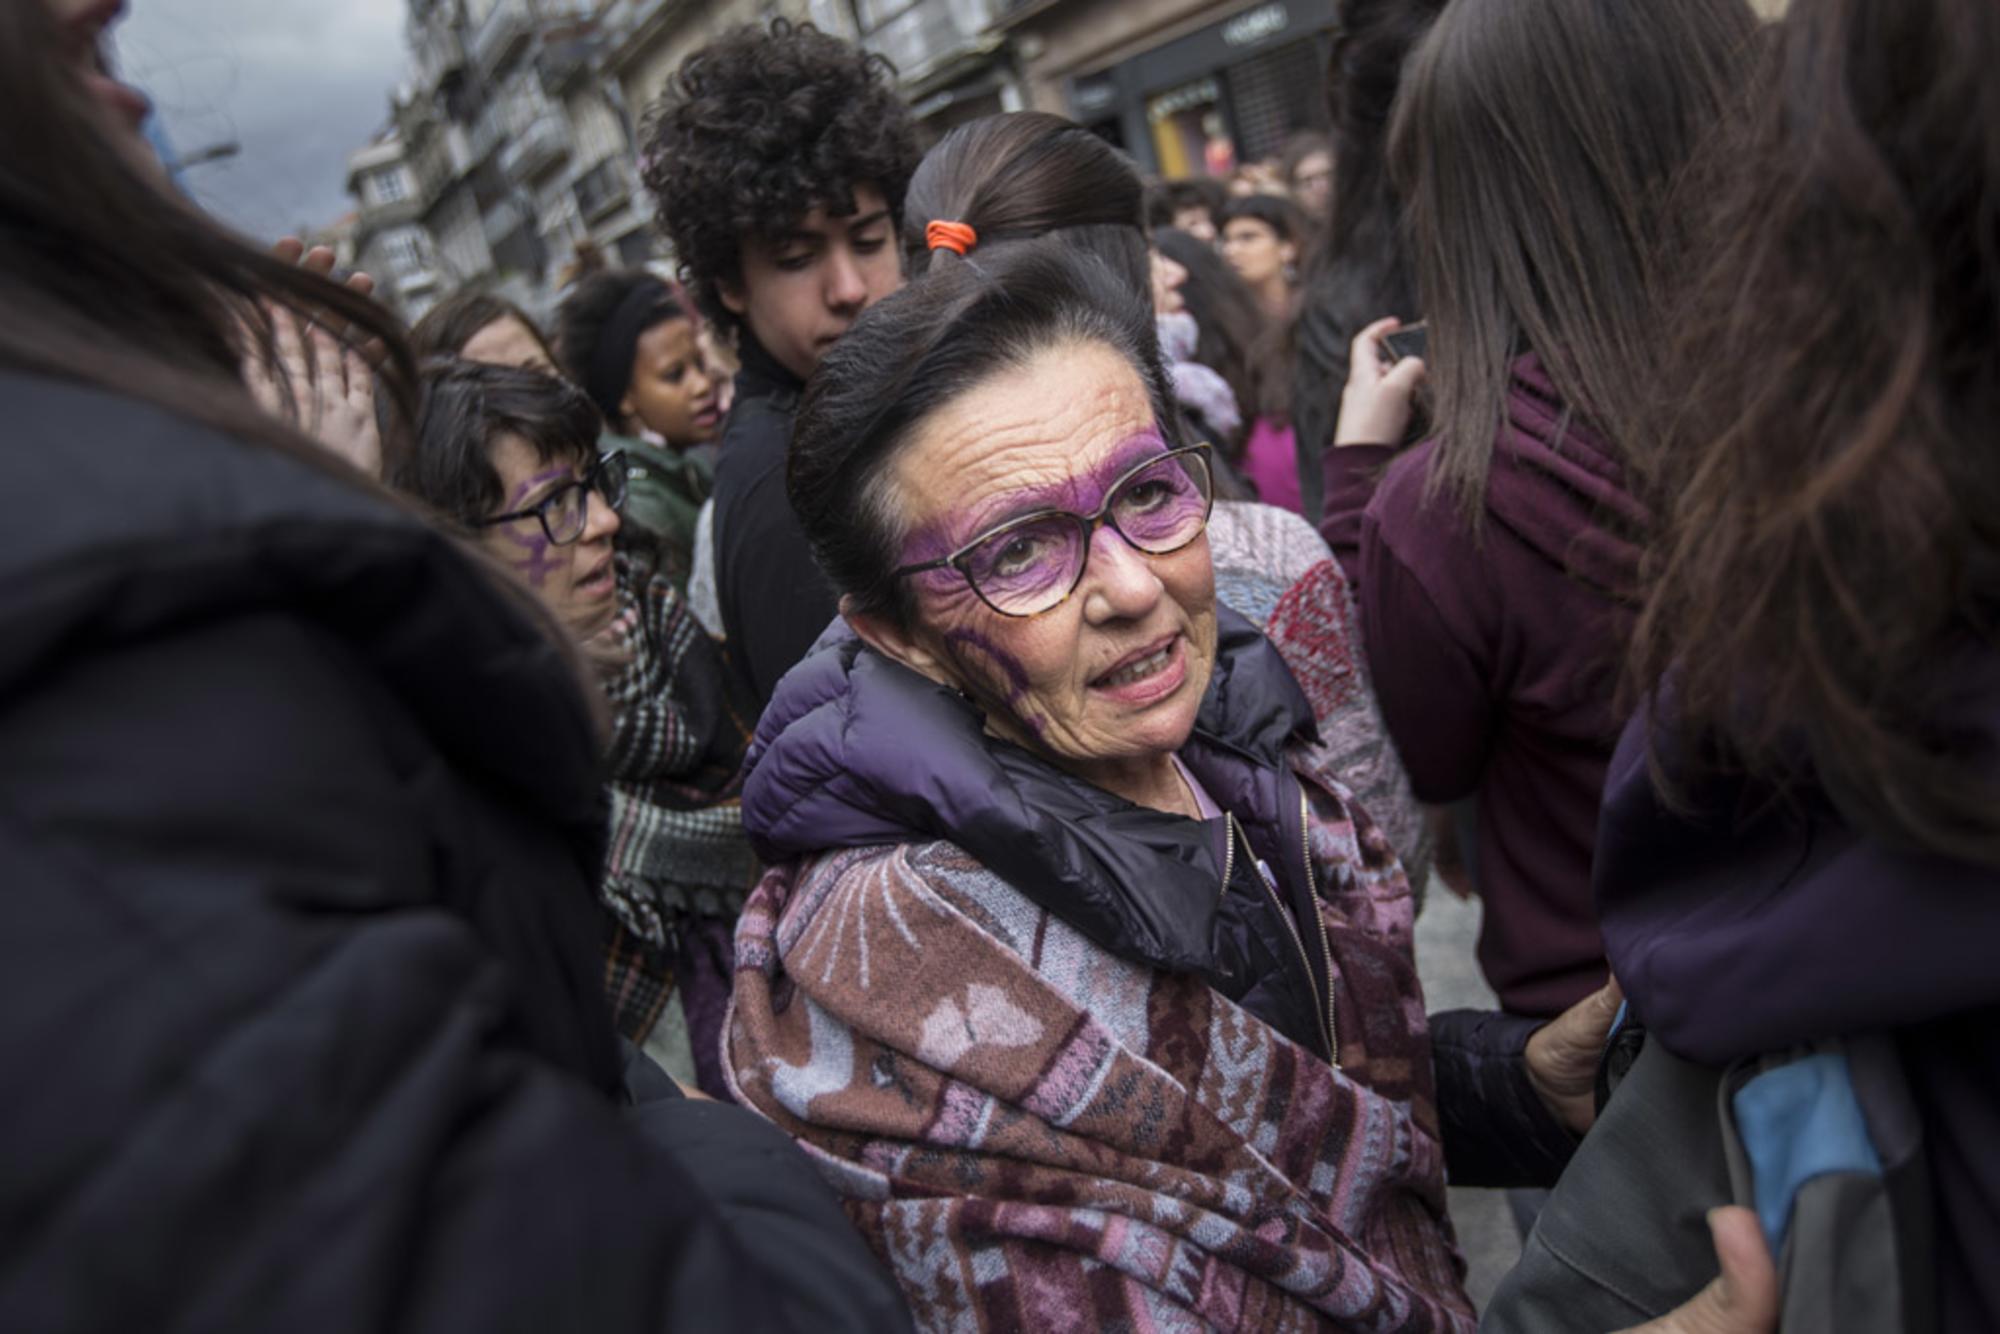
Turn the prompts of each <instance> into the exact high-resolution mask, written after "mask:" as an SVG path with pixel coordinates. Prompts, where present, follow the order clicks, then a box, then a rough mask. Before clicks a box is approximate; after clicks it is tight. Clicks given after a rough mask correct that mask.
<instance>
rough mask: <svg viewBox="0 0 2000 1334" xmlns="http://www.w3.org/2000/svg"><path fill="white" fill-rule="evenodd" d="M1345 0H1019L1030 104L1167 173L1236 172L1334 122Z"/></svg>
mask: <svg viewBox="0 0 2000 1334" xmlns="http://www.w3.org/2000/svg"><path fill="white" fill-rule="evenodd" d="M1338 10H1339V5H1338V3H1337V0H1248V2H1247V3H1245V0H1233V3H1225V4H1219V5H1218V4H1215V3H1212V2H1207V0H1162V2H1161V3H1155V4H1147V5H1131V4H1122V3H1119V2H1118V0H1008V4H1007V7H1006V8H1005V10H1004V11H1003V12H1002V13H1001V14H1000V15H999V17H998V19H997V20H996V22H997V25H998V27H999V28H1000V29H1002V30H1004V31H1005V32H1007V33H1008V34H1010V36H1011V38H1012V42H1013V46H1014V50H1015V53H1016V58H1017V60H1018V62H1019V65H1020V69H1021V74H1022V78H1023V81H1024V83H1025V85H1026V88H1025V92H1026V96H1027V98H1028V100H1029V102H1030V104H1031V105H1033V106H1036V107H1039V108H1041V109H1042V110H1045V111H1053V112H1056V113H1058V114H1060V115H1065V116H1069V117H1071V118H1073V119H1075V120H1077V121H1079V122H1081V123H1083V124H1085V125H1088V126H1090V127H1091V128H1092V129H1094V130H1096V131H1097V132H1098V133H1099V134H1101V135H1103V136H1104V137H1105V138H1106V139H1108V140H1110V141H1111V142H1112V143H1114V144H1116V145H1118V146H1119V147H1120V148H1122V149H1124V150H1125V151H1126V152H1127V153H1129V154H1131V156H1132V158H1133V160H1134V161H1136V162H1137V163H1138V164H1139V167H1140V170H1142V171H1145V172H1147V173H1150V174H1155V175H1159V176H1163V177H1167V178H1177V177H1182V176H1191V175H1200V174H1203V173H1204V172H1205V173H1207V174H1210V175H1217V176H1221V175H1227V174H1228V173H1229V171H1231V170H1232V169H1233V168H1234V167H1235V166H1236V165H1238V164H1239V163H1244V162H1253V161H1257V160H1260V159H1263V158H1267V157H1271V156H1273V155H1275V154H1277V153H1278V152H1279V151H1280V150H1281V149H1282V147H1283V146H1284V143H1285V140H1286V139H1287V138H1289V137H1290V136H1291V135H1292V134H1293V133H1294V132H1296V131H1298V130H1301V129H1307V128H1316V127H1323V126H1324V125H1325V124H1326V105H1325V104H1326V97H1325V80H1326V68H1327V58H1328V56H1329V55H1330V53H1331V50H1332V45H1333V34H1334V30H1335V27H1336V23H1337V19H1338Z"/></svg>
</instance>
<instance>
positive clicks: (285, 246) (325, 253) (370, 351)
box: [271, 236, 383, 368]
mask: <svg viewBox="0 0 2000 1334" xmlns="http://www.w3.org/2000/svg"><path fill="white" fill-rule="evenodd" d="M271 253H272V254H273V255H275V256H276V257H277V258H278V259H279V260H280V261H281V262H282V263H286V264H296V265H298V266H299V267H300V268H302V269H304V270H305V271H306V272H308V273H317V274H318V275H319V276H320V277H322V278H331V277H332V276H333V261H334V258H335V256H334V253H333V247H331V246H323V245H316V246H314V247H313V248H312V249H310V250H308V249H306V243H305V242H304V241H301V240H300V239H299V238H298V237H296V236H281V237H279V238H278V241H277V244H275V245H273V246H272V247H271ZM341 286H343V287H345V288H346V289H347V290H348V291H350V292H353V293H356V294H357V295H360V296H374V295H375V280H374V279H373V278H371V277H369V276H368V275H367V274H365V273H360V272H355V273H350V274H348V275H347V277H346V279H345V280H343V281H342V283H341ZM348 332H349V331H348V330H341V329H337V330H335V331H334V333H335V336H336V337H338V338H339V339H340V341H342V342H344V343H346V342H352V341H353V340H352V339H351V338H349V337H348V336H347V334H348ZM361 355H362V357H363V358H364V359H366V360H367V362H368V364H369V365H370V366H374V367H378V368H379V367H380V366H381V364H382V357H383V348H382V345H381V343H379V342H369V343H366V344H364V345H363V346H362V348H361Z"/></svg>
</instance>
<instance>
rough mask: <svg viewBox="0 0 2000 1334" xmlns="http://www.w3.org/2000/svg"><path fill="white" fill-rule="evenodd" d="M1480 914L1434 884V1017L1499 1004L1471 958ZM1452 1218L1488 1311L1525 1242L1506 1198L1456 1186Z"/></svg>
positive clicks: (1427, 927)
mask: <svg viewBox="0 0 2000 1334" xmlns="http://www.w3.org/2000/svg"><path fill="white" fill-rule="evenodd" d="M1479 912H1480V909H1479V903H1478V901H1477V900H1473V901H1467V900H1464V899H1461V898H1459V897H1458V896H1457V895H1455V894H1453V893H1452V892H1451V891H1450V890H1448V889H1446V888H1445V887H1444V882H1443V881H1441V880H1439V879H1437V878H1436V877H1435V876H1433V877H1432V878H1431V883H1430V890H1429V892H1428V893H1427V894H1426V895H1425V901H1424V911H1423V915H1422V916H1421V917H1419V918H1418V919H1417V975H1418V977H1419V978H1421V979H1422V981H1423V984H1424V1002H1425V1004H1426V1005H1427V1006H1428V1007H1429V1008H1430V1009H1431V1010H1432V1011H1437V1010H1458V1009H1467V1008H1471V1009H1490V1008H1492V1006H1493V1005H1494V1003H1495V1002H1494V999H1493V992H1492V990H1491V989H1490V988H1489V987H1488V986H1487V985H1486V979H1485V978H1483V977H1481V976H1480V974H1479V963H1478V961H1477V960H1476V959H1474V958H1473V957H1472V947H1473V943H1474V942H1475V941H1476V940H1477V939H1478V936H1479ZM1451 1217H1452V1222H1453V1223H1454V1224H1455V1225H1456V1226H1457V1228H1458V1244H1459V1246H1460V1248H1461V1249H1462V1250H1463V1251H1464V1252H1465V1258H1466V1262H1467V1264H1469V1265H1470V1266H1471V1272H1470V1273H1469V1274H1468V1275H1467V1276H1466V1288H1467V1289H1468V1290H1469V1291H1470V1292H1471V1294H1472V1301H1473V1304H1474V1305H1475V1306H1476V1307H1479V1308H1480V1309H1484V1308H1485V1305H1486V1300H1487V1298H1488V1297H1490V1296H1492V1295H1493V1290H1494V1288H1495V1287H1497V1286H1498V1285H1499V1282H1500V1279H1501V1276H1502V1275H1504V1274H1505V1273H1506V1272H1507V1271H1508V1270H1509V1269H1511V1268H1512V1267H1513V1265H1514V1262H1515V1261H1516V1260H1518V1259H1520V1258H1521V1240H1520V1237H1519V1236H1518V1235H1517V1234H1516V1233H1515V1231H1514V1219H1513V1215H1512V1214H1510V1213H1509V1212H1508V1209H1507V1196H1506V1193H1505V1192H1503V1191H1497V1190H1471V1189H1466V1188H1462V1187H1456V1186H1455V1187H1453V1188H1452V1191H1451Z"/></svg>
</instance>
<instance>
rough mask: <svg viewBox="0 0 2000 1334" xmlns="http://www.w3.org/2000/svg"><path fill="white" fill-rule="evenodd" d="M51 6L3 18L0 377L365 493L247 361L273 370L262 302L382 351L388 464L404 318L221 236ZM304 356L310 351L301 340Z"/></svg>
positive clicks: (405, 415)
mask: <svg viewBox="0 0 2000 1334" xmlns="http://www.w3.org/2000/svg"><path fill="white" fill-rule="evenodd" d="M67 41H68V39H67V38H66V37H64V36H63V35H62V34H61V32H60V30H59V28H58V25H57V23H56V21H55V19H54V18H53V17H52V16H51V13H50V9H49V6H48V5H46V4H41V3H32V2H31V3H24V4H7V5H0V164H4V166H3V167H0V311H5V312H6V314H5V317H4V318H0V368H4V369H6V370H11V371H18V372H20V373H22V374H25V375H30V376H47V377H53V378H57V379H63V380H69V381H74V382H78V383H82V384H88V385H93V386H97V387H100V388H102V389H104V390H106V391H108V392H110V393H113V394H117V395H119V396H121V397H124V398H128V399H137V400H140V401H142V402H146V403H150V404H152V405H154V406H157V407H159V408H161V409H163V410H165V411H167V412H170V413H173V414H174V415H176V416H178V417H181V418H183V419H185V420H188V421H193V422H198V423H200V424H202V425H205V426H208V427H211V428H213V429H215V430H218V431H223V432H226V433H228V434H230V435H233V436H236V437H238V438H241V439H243V440H247V441H250V442H253V443H255V444H257V445H259V446H262V447H265V448H269V449H272V450H276V451H279V452H282V453H285V454H289V455H291V456H293V457H294V458H296V459H297V460H299V461H300V462H301V463H303V464H304V465H305V466H307V467H310V468H313V469H315V470H318V471H321V472H325V473H329V474H332V475H335V476H338V477H339V478H341V479H342V480H343V481H344V482H346V483H348V484H350V485H353V486H356V487H363V488H367V487H369V486H370V483H368V482H367V481H366V480H365V479H363V478H362V477H361V476H360V474H358V473H357V472H355V471H354V469H352V468H351V467H349V466H347V465H346V464H343V463H340V462H339V461H338V460H337V459H335V457H334V456H333V455H332V454H331V453H330V452H329V451H327V450H325V449H323V448H322V447H320V446H319V445H318V444H316V443H315V442H313V441H311V440H309V439H307V438H306V437H305V436H304V435H303V434H301V433H300V432H299V431H298V430H297V429H295V428H294V427H293V426H292V425H290V424H289V423H288V422H286V421H283V420H280V419H279V418H277V417H274V416H273V415H272V414H270V413H269V412H267V411H266V410H265V409H264V408H263V407H262V406H260V405H259V404H258V402H257V401H256V399H254V398H253V397H252V396H251V394H250V392H249V391H248V389H247V388H246V387H245V385H244V382H243V378H242V371H241V369H240V367H241V364H242V361H243V359H244V357H245V355H246V354H251V353H255V354H257V355H261V356H262V357H263V358H264V361H265V363H266V364H267V365H269V366H271V367H273V375H274V378H275V379H276V380H277V381H278V383H279V385H280V388H281V391H282V393H283V394H284V395H285V397H286V399H287V401H288V403H289V402H291V401H292V395H293V388H294V387H293V386H292V385H291V384H290V382H289V380H288V379H287V378H286V377H285V375H284V373H283V369H282V367H281V366H280V365H279V363H278V361H277V358H276V354H275V345H274V342H273V336H272V324H271V320H270V317H269V314H268V313H267V310H266V303H271V304H275V305H277V306H279V307H283V308H285V309H287V310H289V311H291V312H292V313H293V314H294V315H295V316H297V317H299V318H301V319H304V320H310V321H312V322H313V323H315V324H317V325H319V326H320V327H322V328H325V329H327V330H330V331H332V332H333V335H334V337H336V338H337V339H339V340H341V341H342V342H344V343H345V344H346V345H347V346H348V347H350V348H354V349H356V350H359V349H362V348H365V347H368V345H369V344H371V343H374V344H376V345H377V346H376V348H373V349H370V355H371V356H372V357H373V360H374V361H375V364H376V386H377V388H376V398H377V402H378V404H379V405H381V406H382V407H383V408H384V412H383V417H384V419H385V421H386V423H387V426H388V429H387V430H385V432H384V434H383V440H382V447H383V454H384V457H385V458H386V459H394V458H396V457H398V456H399V455H400V454H401V453H402V452H403V451H404V450H405V449H406V448H407V433H408V429H409V423H410V420H411V417H412V416H413V405H414V386H415V380H416V371H415V364H414V362H413V360H412V359H411V356H410V353H409V348H408V345H407V344H406V343H405V342H404V339H403V333H402V329H401V327H400V326H399V324H398V323H397V321H396V319H395V317H394V316H392V315H390V314H389V312H388V311H387V310H385V309H383V308H382V307H381V306H379V305H377V304H376V303H375V302H374V301H372V300H370V299H368V298H367V297H363V296H360V295H357V294H356V293H354V292H352V291H349V290H348V289H347V288H345V287H343V286H341V285H340V284H339V283H336V282H332V281H330V280H328V279H325V278H322V277H319V276H318V275H316V274H313V273H310V272H307V271H306V270H304V269H302V268H300V267H298V266H297V265H294V264H288V263H285V262H283V261H282V260H280V259H278V258H277V257H275V256H274V255H272V254H271V253H270V252H269V251H268V250H266V249H263V248H261V247H257V246H253V245H251V244H249V243H247V242H245V241H243V240H242V239H240V238H239V237H236V236H234V235H232V234H230V233H229V232H227V231H225V230H224V229H223V228H222V227H221V226H220V225H218V224H217V223H216V222H215V221H214V220H213V219H211V218H209V217H208V216H207V215H206V214H204V213H202V212H201V211H200V210H198V209H197V208H195V207H194V206H193V205H192V204H191V203H189V202H187V201H186V200H185V199H183V198H181V197H180V196H179V195H177V194H174V193H172V192H171V191H169V189H168V188H167V186H166V184H165V182H164V181H163V180H160V179H155V178H154V177H152V176H150V175H148V174H146V173H145V172H144V171H143V170H142V168H141V167H140V166H139V165H138V164H137V163H136V162H135V161H133V160H132V157H133V155H134V154H137V153H139V152H143V151H144V150H143V148H142V147H141V146H140V145H139V144H137V143H136V136H135V142H134V144H132V145H131V146H130V148H129V150H128V149H125V148H121V146H120V145H119V144H117V143H114V142H113V141H112V140H111V139H110V138H109V137H108V135H107V133H106V131H105V130H104V129H103V128H101V122H102V116H101V113H100V111H99V110H98V109H97V108H96V107H95V106H94V105H93V104H92V100H91V98H90V96H89V94H88V93H87V92H86V91H85V90H84V89H83V87H82V86H81V85H80V82H79V80H78V79H77V77H76V74H75V71H74V70H73V69H72V68H71V67H70V66H69V65H68V64H67V63H65V62H64V61H63V60H61V59H58V58H57V57H56V52H58V51H59V50H61V49H62V48H63V46H64V44H65V43H66V42H67ZM307 347H308V353H309V354H310V348H311V343H310V341H309V342H308V343H307Z"/></svg>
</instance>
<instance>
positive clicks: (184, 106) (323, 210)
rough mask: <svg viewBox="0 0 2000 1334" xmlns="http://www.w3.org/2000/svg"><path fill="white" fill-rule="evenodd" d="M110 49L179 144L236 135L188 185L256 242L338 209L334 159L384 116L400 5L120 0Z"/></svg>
mask: <svg viewBox="0 0 2000 1334" xmlns="http://www.w3.org/2000/svg"><path fill="white" fill-rule="evenodd" d="M117 46H118V58H119V67H120V73H121V74H122V76H123V77H124V78H125V79H126V81H127V82H130V83H132V84H135V85H137V86H138V87H140V88H143V89H144V90H145V91H146V92H147V93H148V94H149V95H150V96H151V97H152V99H153V103H154V106H155V108H156V110H157V114H158V115H159V116H160V117H161V118H162V120H163V123H164V124H165V126H166V130H167V134H168V135H169V136H170V137H171V138H172V140H173V143H174V147H175V148H176V149H178V150H179V151H180V152H181V153H184V154H185V153H191V152H194V151H197V150H199V149H201V148H203V147H206V146H207V145H209V144H213V143H217V142H220V141H224V140H234V141H236V142H238V143H240V144H242V146H243V151H242V152H241V153H240V154H238V155H237V156H236V157H234V158H230V159H228V160H226V161H220V162H213V163H209V164H207V165H205V166H197V167H193V168H191V169H190V170H189V172H188V175H187V184H188V187H189V188H190V190H192V191H193V193H194V194H195V196H196V197H197V198H198V199H200V200H201V201H202V203H204V204H206V205H207V206H208V207H209V208H211V209H212V210H214V211H215V212H216V213H217V214H218V215H220V216H221V217H222V218H223V219H225V220H226V221H228V222H230V223H232V224H234V225H235V226H236V227H238V228H240V229H242V230H243V231H246V232H249V233H251V234H252V235H255V236H259V237H276V236H278V235H280V234H282V233H284V232H288V231H291V230H293V229H294V228H296V227H298V226H299V225H300V224H302V223H304V224H309V225H314V226H318V225H321V224H324V223H327V222H331V221H332V220H333V219H334V218H337V217H339V216H340V215H341V214H342V213H345V212H346V211H347V210H348V209H349V208H350V207H351V204H350V203H349V201H348V198H347V193H346V173H347V155H348V154H349V153H350V152H352V151H353V150H355V149H356V148H359V147H361V145H363V144H364V143H366V142H367V141H368V138H369V136H370V135H371V134H373V133H374V132H375V131H376V130H378V129H380V128H381V127H382V125H383V124H384V122H385V121H386V120H387V119H388V112H389V94H390V91H391V90H392V89H393V88H395V86H396V85H397V84H398V83H400V82H402V81H403V80H404V79H405V78H406V77H407V70H408V67H409V59H408V56H407V55H406V53H405V52H404V50H403V0H129V9H128V11H127V17H126V19H125V21H124V22H123V23H122V24H120V25H119V27H118V29H117Z"/></svg>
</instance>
